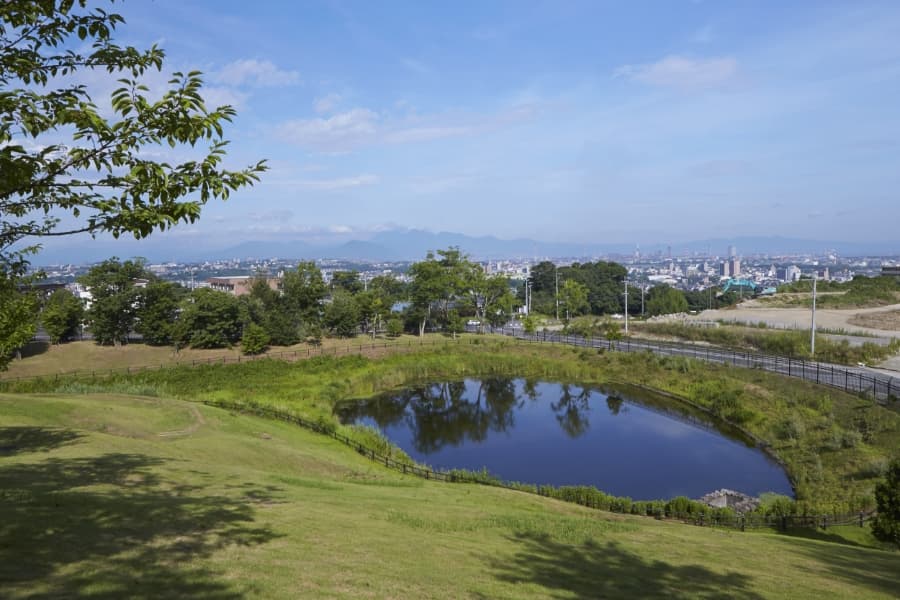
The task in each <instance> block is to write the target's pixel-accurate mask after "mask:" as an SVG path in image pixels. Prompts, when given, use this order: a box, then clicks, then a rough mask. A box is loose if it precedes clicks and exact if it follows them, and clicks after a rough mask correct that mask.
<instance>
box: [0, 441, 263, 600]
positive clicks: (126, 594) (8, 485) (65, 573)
mask: <svg viewBox="0 0 900 600" xmlns="http://www.w3.org/2000/svg"><path fill="white" fill-rule="evenodd" d="M169 462H170V461H165V460H161V459H158V458H152V457H148V456H144V455H140V454H106V455H103V456H99V457H91V458H73V459H57V458H53V459H48V460H45V461H43V462H40V463H37V464H29V465H18V464H17V465H11V466H8V467H4V468H0V589H3V590H4V592H3V595H4V597H7V598H35V599H36V598H51V597H52V598H58V597H66V598H71V597H84V596H89V597H91V598H98V599H113V598H173V597H190V598H207V599H217V600H232V599H236V598H240V597H242V595H243V594H244V593H245V592H248V591H252V588H250V587H249V586H251V585H252V583H250V582H244V583H234V584H232V583H228V582H226V581H223V580H222V579H221V578H220V577H219V576H218V574H217V573H215V572H213V571H211V570H209V569H207V568H204V567H202V566H199V565H197V564H196V561H197V560H198V559H203V558H206V557H209V556H210V555H212V554H213V553H214V552H215V551H217V550H219V549H222V548H225V547H229V546H235V545H238V546H253V545H259V544H264V543H266V542H268V541H270V540H272V539H274V538H275V537H277V536H276V534H275V533H274V532H272V531H271V530H270V529H268V528H265V527H258V526H255V525H254V523H253V520H254V513H255V510H254V504H257V503H259V502H260V501H262V500H264V499H265V498H270V497H271V496H272V494H273V493H274V491H275V490H272V489H268V490H266V489H247V490H244V492H243V493H241V494H240V495H238V494H237V493H236V494H235V495H234V496H229V497H222V496H211V495H206V494H205V493H204V491H203V489H202V488H199V487H195V486H188V485H177V484H174V483H172V482H169V481H166V480H165V479H163V478H162V477H161V476H160V475H159V474H158V472H159V471H160V468H165V466H166V465H167V464H168V463H169ZM239 586H240V587H239Z"/></svg>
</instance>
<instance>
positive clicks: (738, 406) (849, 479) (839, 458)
mask: <svg viewBox="0 0 900 600" xmlns="http://www.w3.org/2000/svg"><path fill="white" fill-rule="evenodd" d="M489 375H504V376H514V377H524V378H530V379H536V380H548V381H566V382H580V383H585V384H601V385H602V384H606V385H616V384H633V385H639V386H644V387H647V388H652V389H655V390H660V391H662V392H666V393H670V394H673V395H675V396H676V397H678V398H681V399H684V400H686V401H689V402H690V403H692V404H694V405H696V406H698V407H701V408H703V409H705V410H707V411H709V412H710V413H712V414H713V415H715V416H717V417H719V418H721V419H723V420H725V421H727V422H729V423H732V424H734V425H736V426H738V427H741V428H742V429H744V430H745V431H747V432H748V433H749V434H751V435H752V436H755V437H756V438H757V439H759V440H761V441H762V442H764V443H765V444H767V445H768V446H769V448H770V450H771V452H772V453H773V454H774V455H775V456H777V457H778V458H779V460H781V461H782V462H783V463H784V464H785V466H786V469H787V472H788V474H789V476H790V478H791V481H792V483H793V485H794V487H795V491H796V496H797V502H796V503H795V504H793V505H792V508H791V509H790V510H791V511H792V512H805V511H813V512H815V511H821V510H824V511H830V512H835V513H847V512H852V511H855V510H859V509H871V508H872V507H873V506H874V499H873V489H874V485H875V482H876V481H877V480H878V479H879V478H880V477H881V476H882V475H883V474H884V472H885V471H886V469H887V465H888V463H889V461H890V459H891V458H892V457H895V456H898V455H900V415H898V413H897V412H896V411H894V410H892V409H890V408H885V407H882V406H879V405H876V404H873V403H872V402H871V401H870V400H865V399H862V398H858V397H856V396H852V395H849V394H846V393H843V392H839V391H837V390H832V389H828V388H822V387H819V386H816V385H814V384H811V383H807V382H804V381H799V380H794V379H789V378H785V377H781V376H778V375H775V374H771V373H767V372H764V371H761V370H746V369H732V368H729V367H726V366H721V365H711V364H705V363H701V362H698V361H693V360H689V359H681V358H671V357H657V356H654V355H652V354H649V353H648V354H624V353H623V354H620V353H599V352H597V351H590V350H587V349H573V348H567V347H562V346H528V345H523V344H517V343H514V342H512V341H510V340H492V339H490V338H482V337H468V338H465V339H461V340H460V341H458V342H456V343H455V344H450V345H444V346H442V347H438V348H429V347H427V346H426V347H424V348H421V349H418V350H416V351H415V352H414V353H403V354H395V355H390V356H386V357H384V358H381V359H378V360H370V359H366V358H361V357H358V356H349V357H341V358H333V357H327V358H326V357H321V358H314V359H311V360H305V361H300V362H297V363H285V362H282V361H274V360H264V361H255V362H252V363H244V364H232V365H209V366H200V367H196V368H191V367H175V368H171V369H162V370H156V371H149V372H142V373H138V374H131V375H128V374H118V375H114V376H112V377H108V378H97V379H87V380H84V379H81V380H76V379H64V378H63V379H60V380H59V381H55V380H52V379H39V380H34V381H23V382H18V383H6V384H3V386H2V389H4V390H5V391H10V392H12V391H15V392H29V393H34V392H41V393H46V392H55V393H70V394H73V393H74V394H78V393H99V392H111V393H129V394H141V395H150V396H156V397H174V398H179V399H186V400H204V401H228V402H239V403H240V402H253V403H258V404H261V405H265V406H272V407H275V408H279V409H283V410H289V411H295V412H296V413H297V414H301V415H303V416H305V417H307V418H309V419H311V420H322V421H323V422H331V423H333V424H334V426H335V427H337V428H341V430H342V431H344V428H343V427H342V426H340V425H338V424H337V421H336V420H335V418H334V417H333V409H334V406H335V404H336V403H338V402H340V401H342V400H345V399H350V398H360V397H368V396H371V395H374V394H376V393H379V392H382V391H387V390H392V389H398V388H402V387H406V386H409V385H412V384H415V383H423V382H435V381H446V380H458V379H461V378H463V377H478V376H489ZM673 401H677V400H673ZM347 433H348V434H349V435H354V432H353V431H347Z"/></svg>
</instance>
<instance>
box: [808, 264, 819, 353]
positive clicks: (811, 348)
mask: <svg viewBox="0 0 900 600" xmlns="http://www.w3.org/2000/svg"><path fill="white" fill-rule="evenodd" d="M818 278H819V274H818V273H813V295H812V327H811V328H810V332H809V353H810V354H811V355H812V357H813V358H815V357H816V280H817V279H818Z"/></svg>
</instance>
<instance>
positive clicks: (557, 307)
mask: <svg viewBox="0 0 900 600" xmlns="http://www.w3.org/2000/svg"><path fill="white" fill-rule="evenodd" d="M553 267H554V268H555V269H556V320H557V321H559V265H557V264H554V265H553Z"/></svg>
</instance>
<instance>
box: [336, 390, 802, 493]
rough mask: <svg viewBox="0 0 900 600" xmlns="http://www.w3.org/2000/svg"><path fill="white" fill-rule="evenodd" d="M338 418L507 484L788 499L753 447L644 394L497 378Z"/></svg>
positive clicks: (349, 407)
mask: <svg viewBox="0 0 900 600" xmlns="http://www.w3.org/2000/svg"><path fill="white" fill-rule="evenodd" d="M600 402H604V403H605V405H606V406H605V410H602V409H601V408H600V407H602V406H603V405H602V404H600ZM336 412H337V413H338V415H339V417H340V418H341V420H342V421H343V422H345V423H349V422H354V423H365V424H369V425H372V426H375V427H377V428H378V429H380V430H381V431H383V432H384V433H385V434H386V435H387V436H388V438H390V439H391V440H392V441H394V443H396V444H398V445H399V446H400V447H401V448H403V449H404V450H406V451H407V452H408V453H409V454H410V455H411V456H413V458H415V459H417V460H420V461H422V462H426V463H429V464H432V465H434V466H437V467H443V468H467V469H480V468H482V467H486V468H487V469H488V470H489V471H491V472H492V473H495V474H496V475H498V476H499V477H501V478H504V479H510V480H518V481H528V482H532V483H551V484H554V485H572V484H588V485H596V486H597V487H599V488H601V489H604V490H605V491H608V492H610V493H615V494H619V495H630V496H632V497H635V498H644V499H647V498H660V497H671V496H674V495H679V494H684V495H689V496H693V497H699V496H700V495H702V494H704V493H706V492H709V491H712V490H713V489H717V488H722V487H728V488H731V489H737V490H740V491H744V492H746V493H750V494H757V493H759V492H761V491H768V490H771V491H776V492H779V493H788V494H789V493H791V489H790V484H789V482H788V480H787V477H786V476H785V475H784V473H783V471H782V470H781V468H780V467H779V466H778V465H777V464H774V463H773V462H772V461H771V460H769V459H768V457H766V456H765V455H763V454H762V453H761V452H760V451H759V450H757V449H756V448H755V446H754V444H753V441H752V440H748V439H746V438H745V437H743V436H742V435H741V433H740V432H739V431H733V430H729V429H728V428H727V427H723V425H722V424H721V423H716V422H713V421H711V420H710V418H709V416H708V415H706V414H705V413H703V412H699V411H695V410H690V409H689V408H688V407H686V406H684V405H682V404H680V403H677V402H673V401H672V400H671V399H668V398H665V397H662V396H659V395H656V394H652V393H649V392H646V391H644V390H638V389H631V388H621V389H620V390H617V391H615V392H612V391H610V390H604V389H602V388H599V387H593V386H584V385H573V384H558V383H547V382H540V381H537V380H533V379H511V378H500V377H494V378H487V379H483V380H465V381H453V382H444V383H436V384H429V385H422V386H419V387H415V388H411V389H407V390H403V391H399V392H392V393H390V394H385V395H381V396H377V397H375V398H370V399H364V400H357V401H353V402H348V403H344V404H342V405H341V406H339V407H338V409H337V411H336ZM573 458H576V459H577V460H573Z"/></svg>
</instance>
